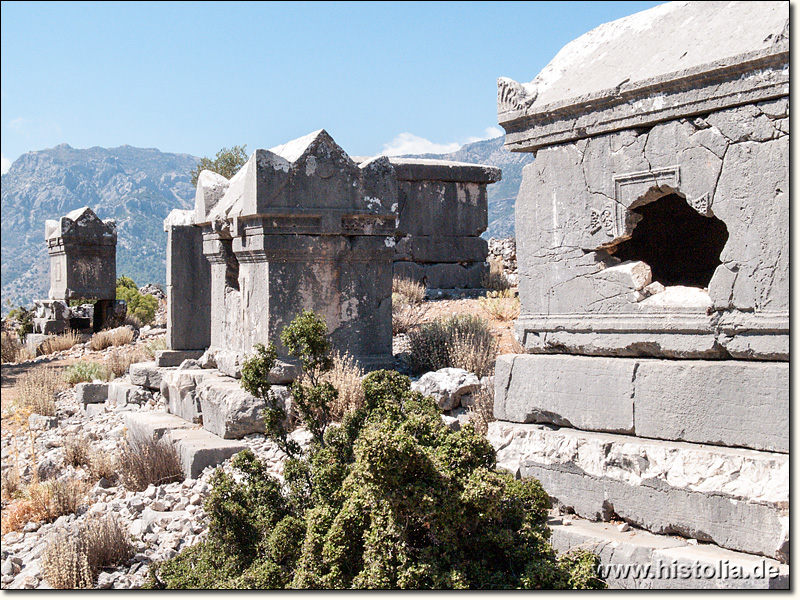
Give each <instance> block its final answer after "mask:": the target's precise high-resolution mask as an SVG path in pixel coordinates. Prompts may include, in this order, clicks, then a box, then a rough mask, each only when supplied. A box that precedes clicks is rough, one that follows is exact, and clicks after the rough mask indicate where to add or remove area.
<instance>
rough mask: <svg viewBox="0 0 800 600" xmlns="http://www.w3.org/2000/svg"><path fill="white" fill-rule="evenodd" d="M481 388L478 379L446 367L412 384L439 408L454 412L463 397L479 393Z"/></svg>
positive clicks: (472, 375)
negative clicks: (430, 397) (434, 401)
mask: <svg viewBox="0 0 800 600" xmlns="http://www.w3.org/2000/svg"><path fill="white" fill-rule="evenodd" d="M480 387H481V382H480V380H479V379H478V377H477V376H476V375H475V374H473V373H470V372H469V371H465V370H464V369H455V368H452V367H446V368H444V369H439V370H438V371H431V372H429V373H425V374H424V375H423V376H422V377H420V378H419V380H418V381H415V382H413V383H412V384H411V389H412V390H414V391H417V392H421V393H422V394H424V395H425V396H432V397H433V399H434V400H436V403H437V404H438V406H439V408H441V409H442V410H452V409H454V408H456V407H457V406H459V404H460V403H461V396H463V395H465V394H472V393H474V392H477V391H478V390H479V389H480Z"/></svg>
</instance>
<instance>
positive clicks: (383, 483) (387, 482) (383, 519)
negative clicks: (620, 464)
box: [148, 313, 602, 589]
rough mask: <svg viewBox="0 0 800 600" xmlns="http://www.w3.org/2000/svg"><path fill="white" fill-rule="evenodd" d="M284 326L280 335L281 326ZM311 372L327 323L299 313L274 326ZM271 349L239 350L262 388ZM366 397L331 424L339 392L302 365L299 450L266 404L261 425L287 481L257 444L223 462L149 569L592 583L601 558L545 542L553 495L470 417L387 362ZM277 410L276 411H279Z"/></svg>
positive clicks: (190, 584)
mask: <svg viewBox="0 0 800 600" xmlns="http://www.w3.org/2000/svg"><path fill="white" fill-rule="evenodd" d="M287 332H288V333H287ZM281 341H282V342H283V343H284V345H285V346H286V347H287V349H289V352H290V353H291V354H293V355H294V356H296V357H298V358H300V361H301V363H302V364H303V367H304V370H305V371H306V373H308V372H309V371H316V370H319V371H321V372H326V371H328V370H330V367H331V363H332V360H331V358H330V355H329V353H330V345H329V344H328V342H327V339H326V337H325V327H324V322H322V321H321V320H319V319H316V318H315V317H314V316H313V314H308V313H306V314H304V315H302V316H301V318H300V319H298V320H295V321H294V322H293V323H292V325H290V326H289V327H288V328H287V330H285V331H284V333H283V334H282V335H281ZM274 362H275V348H274V346H272V345H270V346H269V347H265V346H263V345H260V346H259V347H258V349H257V351H256V354H255V355H254V356H253V357H252V358H250V359H249V360H247V361H245V364H244V365H243V368H242V386H243V387H244V388H245V389H247V390H248V391H250V392H251V393H254V394H256V395H259V396H260V397H263V398H266V399H269V391H270V385H269V382H268V375H269V370H270V368H271V366H272V365H273V364H274ZM363 392H364V401H363V405H362V406H361V408H359V409H357V410H355V411H353V412H349V413H347V414H346V415H345V417H344V419H343V421H342V423H341V425H340V426H335V425H331V423H330V415H331V413H330V410H329V406H330V403H331V402H332V401H334V400H335V398H336V396H337V394H338V392H337V390H336V389H335V388H334V387H333V386H332V385H330V384H329V382H324V381H321V380H320V378H317V377H315V376H314V375H311V376H310V378H309V379H308V380H307V382H305V383H301V384H298V383H295V384H293V385H292V393H293V395H294V396H295V398H298V397H299V398H300V399H301V404H302V408H301V409H300V411H299V415H300V418H301V420H302V422H303V425H304V426H305V427H306V428H308V430H309V431H310V432H311V433H312V435H313V441H312V443H311V445H310V446H309V448H308V449H307V450H305V451H301V450H300V448H299V446H297V445H296V444H294V445H292V444H291V440H288V438H287V436H286V432H285V429H282V428H283V427H284V425H283V423H284V422H285V421H284V420H283V419H281V418H280V417H281V409H280V407H277V406H271V405H269V404H268V411H267V412H268V416H267V425H268V431H269V435H270V437H272V438H273V439H274V441H276V442H277V443H278V444H279V445H280V446H283V447H285V448H286V449H288V452H287V454H289V456H290V458H289V459H288V460H287V462H286V464H285V468H284V482H283V483H281V482H279V481H278V480H276V479H275V478H273V477H272V476H271V475H270V473H269V472H268V465H267V464H265V463H263V462H261V461H260V460H259V459H257V458H256V457H255V456H254V455H253V454H252V452H250V451H244V452H242V453H240V454H239V455H237V456H236V458H235V459H234V461H233V467H234V469H235V471H236V473H234V474H229V473H226V472H224V471H223V470H221V469H218V470H217V471H216V473H215V474H214V477H213V479H212V491H211V494H210V496H209V497H208V499H207V501H206V504H205V509H206V512H207V514H208V518H209V529H208V535H207V537H205V538H204V539H203V540H202V541H201V542H199V543H198V544H195V545H194V546H191V547H190V548H188V549H186V550H184V551H183V552H181V553H180V554H179V555H178V556H176V557H175V558H173V559H170V560H167V561H164V562H162V563H156V564H154V565H152V567H151V571H150V573H151V579H150V581H149V582H148V586H149V587H152V588H170V589H178V588H183V589H197V588H201V589H205V588H259V589H264V588H295V589H296V588H303V589H346V588H378V589H439V588H459V589H493V588H494V589H497V588H527V589H543V588H596V587H602V582H600V581H598V580H597V579H596V578H595V576H594V567H595V566H596V562H597V558H596V557H595V556H594V555H592V554H589V553H587V552H584V551H576V552H573V553H571V554H567V555H562V556H558V555H557V554H556V552H555V551H554V550H553V548H552V547H551V546H550V544H549V543H548V539H549V536H550V531H549V529H548V528H547V525H546V519H547V511H548V509H549V506H550V504H549V498H548V496H547V494H546V493H545V492H544V490H543V489H542V488H541V485H540V484H539V483H538V482H537V481H535V480H532V479H528V480H525V481H517V480H514V478H513V477H512V476H510V475H508V474H504V473H501V472H498V471H497V469H496V464H495V460H496V459H495V452H494V449H493V448H492V445H491V444H490V443H489V442H488V441H487V440H486V439H485V438H484V437H482V436H481V435H479V434H478V433H477V432H476V431H475V429H474V428H473V427H471V426H466V427H464V428H463V429H461V430H460V431H457V432H454V431H452V430H450V429H449V428H447V427H446V426H444V424H443V422H442V419H441V415H440V413H439V410H438V409H437V407H436V404H435V402H434V401H433V400H432V399H431V398H426V397H423V396H422V395H421V394H419V393H417V392H412V391H411V389H410V381H409V379H408V378H407V377H405V376H403V375H400V374H398V373H396V372H393V371H377V372H374V373H370V374H369V375H368V376H367V377H366V378H364V381H363ZM284 416H285V414H284Z"/></svg>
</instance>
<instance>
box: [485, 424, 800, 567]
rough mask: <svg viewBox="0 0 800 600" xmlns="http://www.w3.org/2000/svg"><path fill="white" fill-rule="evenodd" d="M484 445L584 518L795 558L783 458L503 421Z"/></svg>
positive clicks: (505, 465) (491, 428)
mask: <svg viewBox="0 0 800 600" xmlns="http://www.w3.org/2000/svg"><path fill="white" fill-rule="evenodd" d="M487 437H488V438H489V440H490V441H491V442H492V444H493V446H494V447H495V449H496V450H497V463H498V466H500V467H502V468H504V469H507V470H509V471H511V472H512V473H515V474H516V475H517V476H520V477H535V478H536V479H538V480H539V481H541V483H542V486H543V487H544V489H545V490H546V491H547V493H548V494H550V496H551V497H552V498H553V499H554V501H555V502H556V504H557V505H560V506H564V507H566V508H568V509H571V510H572V511H574V512H575V513H577V514H578V515H580V516H582V517H584V518H587V519H590V520H601V521H607V520H610V519H612V518H614V517H615V516H618V517H620V518H622V519H623V520H625V521H627V522H629V523H630V524H632V525H635V526H637V527H641V528H643V529H646V530H648V531H651V532H653V533H665V534H679V535H682V536H685V537H689V538H694V539H697V540H700V541H706V542H712V543H714V544H717V545H719V546H721V547H723V548H728V549H730V550H737V551H741V552H747V553H751V554H761V555H764V556H768V557H771V558H775V559H777V560H781V561H785V560H787V558H788V549H789V546H788V507H789V457H788V456H787V455H785V454H778V453H771V452H758V451H755V450H745V449H739V448H724V447H716V446H705V445H698V444H688V443H685V442H664V441H661V440H648V439H643V438H635V437H631V436H623V435H615V434H601V433H593V432H585V431H577V430H575V429H566V428H562V429H555V428H552V427H548V426H543V425H521V424H511V423H507V422H503V421H495V422H493V423H490V424H489V432H488V435H487Z"/></svg>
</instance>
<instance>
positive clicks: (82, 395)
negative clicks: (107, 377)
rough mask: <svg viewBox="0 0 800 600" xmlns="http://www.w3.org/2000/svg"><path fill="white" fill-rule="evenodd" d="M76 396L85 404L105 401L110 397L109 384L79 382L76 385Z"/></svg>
mask: <svg viewBox="0 0 800 600" xmlns="http://www.w3.org/2000/svg"><path fill="white" fill-rule="evenodd" d="M75 396H76V398H77V399H78V402H80V403H81V404H82V405H83V406H86V405H87V404H99V403H101V402H105V401H106V400H107V399H108V384H107V383H86V382H84V383H79V384H78V385H76V386H75Z"/></svg>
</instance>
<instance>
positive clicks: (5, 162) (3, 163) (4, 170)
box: [0, 154, 11, 175]
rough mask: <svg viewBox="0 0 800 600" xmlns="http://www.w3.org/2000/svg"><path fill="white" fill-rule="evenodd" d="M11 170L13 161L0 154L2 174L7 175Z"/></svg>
mask: <svg viewBox="0 0 800 600" xmlns="http://www.w3.org/2000/svg"><path fill="white" fill-rule="evenodd" d="M10 168H11V161H10V160H8V159H7V158H6V155H5V154H0V174H3V175H5V174H6V173H8V170H9V169H10Z"/></svg>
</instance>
